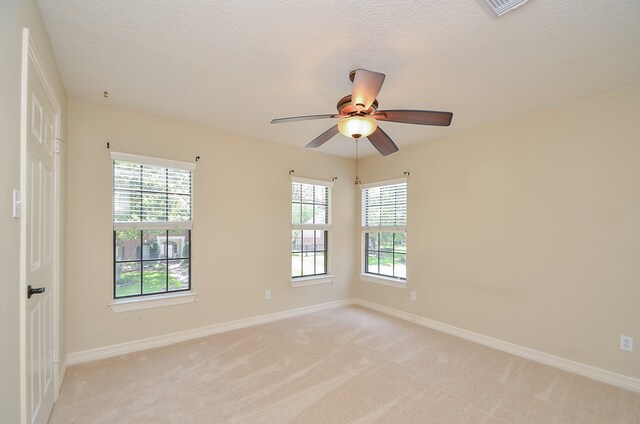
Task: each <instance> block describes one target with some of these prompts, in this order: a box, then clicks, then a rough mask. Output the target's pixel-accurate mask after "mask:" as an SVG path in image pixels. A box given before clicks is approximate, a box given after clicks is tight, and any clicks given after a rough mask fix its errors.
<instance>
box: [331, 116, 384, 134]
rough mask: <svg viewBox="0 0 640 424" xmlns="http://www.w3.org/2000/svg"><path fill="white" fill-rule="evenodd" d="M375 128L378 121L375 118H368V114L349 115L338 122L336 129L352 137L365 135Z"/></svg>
mask: <svg viewBox="0 0 640 424" xmlns="http://www.w3.org/2000/svg"><path fill="white" fill-rule="evenodd" d="M376 128H378V123H377V122H376V120H375V119H372V118H369V117H368V116H359V115H356V116H350V117H348V118H344V119H342V120H341V121H340V122H338V130H340V133H341V134H343V135H346V136H347V137H352V138H360V137H367V136H369V135H371V134H372V133H373V132H374V131H375V130H376Z"/></svg>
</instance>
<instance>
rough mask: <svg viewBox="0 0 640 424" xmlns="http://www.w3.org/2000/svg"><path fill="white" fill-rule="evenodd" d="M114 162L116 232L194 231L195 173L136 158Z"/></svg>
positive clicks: (125, 157) (189, 165)
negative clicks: (192, 214)
mask: <svg viewBox="0 0 640 424" xmlns="http://www.w3.org/2000/svg"><path fill="white" fill-rule="evenodd" d="M121 157H122V159H124V160H121V159H120V158H121ZM112 158H113V222H114V228H125V227H126V228H159V229H172V228H191V195H192V175H191V173H192V169H182V168H178V167H175V165H176V164H177V165H180V164H181V163H179V162H173V161H171V163H169V164H167V163H160V162H161V161H162V160H159V161H158V162H159V163H158V164H154V163H152V162H153V160H152V159H151V158H143V159H145V161H144V162H140V161H136V159H139V158H138V157H133V155H131V157H128V156H127V155H118V154H113V155H112ZM185 165H186V166H188V167H192V164H189V163H186V164H185ZM186 166H185V168H186Z"/></svg>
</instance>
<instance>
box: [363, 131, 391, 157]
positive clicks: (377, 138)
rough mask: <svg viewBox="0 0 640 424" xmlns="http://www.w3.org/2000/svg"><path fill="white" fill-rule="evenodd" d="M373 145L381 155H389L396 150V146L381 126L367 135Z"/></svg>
mask: <svg viewBox="0 0 640 424" xmlns="http://www.w3.org/2000/svg"><path fill="white" fill-rule="evenodd" d="M367 138H368V139H369V141H370V142H371V144H373V147H375V148H376V149H378V151H379V152H380V153H381V154H382V156H387V155H390V154H391V153H393V152H397V151H398V146H396V143H394V142H393V140H391V137H389V136H388V135H387V133H386V132H384V131H382V128H380V127H378V128H376V130H375V131H374V132H373V134H371V135H369V136H368V137H367Z"/></svg>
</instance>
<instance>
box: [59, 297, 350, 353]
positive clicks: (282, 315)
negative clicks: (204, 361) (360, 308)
mask: <svg viewBox="0 0 640 424" xmlns="http://www.w3.org/2000/svg"><path fill="white" fill-rule="evenodd" d="M353 303H355V301H354V300H352V299H346V300H338V301H335V302H328V303H322V304H319V305H312V306H305V307H303V308H296V309H290V310H287V311H281V312H274V313H272V314H267V315H260V316H256V317H250V318H244V319H240V320H237V321H230V322H223V323H220V324H214V325H209V326H206V327H201V328H195V329H193V330H186V331H180V332H178V333H172V334H166V335H163V336H157V337H150V338H147V339H142V340H135V341H132V342H127V343H120V344H116V345H111V346H105V347H99V348H95V349H89V350H83V351H80V352H73V353H70V354H69V355H68V356H67V364H68V365H75V364H80V363H82V362H89V361H95V360H97V359H104V358H110V357H112V356H118V355H124V354H127V353H132V352H138V351H141V350H146V349H152V348H155V347H161V346H167V345H170V344H173V343H179V342H183V341H186V340H192V339H197V338H200V337H205V336H210V335H213V334H218V333H224V332H226V331H231V330H237V329H239V328H245V327H251V326H254V325H259V324H265V323H268V322H273V321H278V320H281V319H286V318H293V317H297V316H300V315H306V314H311V313H314V312H319V311H324V310H326V309H333V308H338V307H341V306H347V305H352V304H353Z"/></svg>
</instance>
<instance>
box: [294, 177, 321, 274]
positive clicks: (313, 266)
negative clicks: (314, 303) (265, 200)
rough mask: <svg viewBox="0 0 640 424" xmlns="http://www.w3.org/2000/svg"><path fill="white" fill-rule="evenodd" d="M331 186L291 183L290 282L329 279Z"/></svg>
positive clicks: (318, 183) (303, 182) (304, 182)
mask: <svg viewBox="0 0 640 424" xmlns="http://www.w3.org/2000/svg"><path fill="white" fill-rule="evenodd" d="M330 198H331V183H328V182H324V181H315V180H307V179H303V178H293V179H292V182H291V278H292V279H296V278H298V279H300V278H302V277H310V276H318V275H326V274H327V269H328V254H327V246H328V241H329V230H330V219H329V217H330V203H331V202H330Z"/></svg>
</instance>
